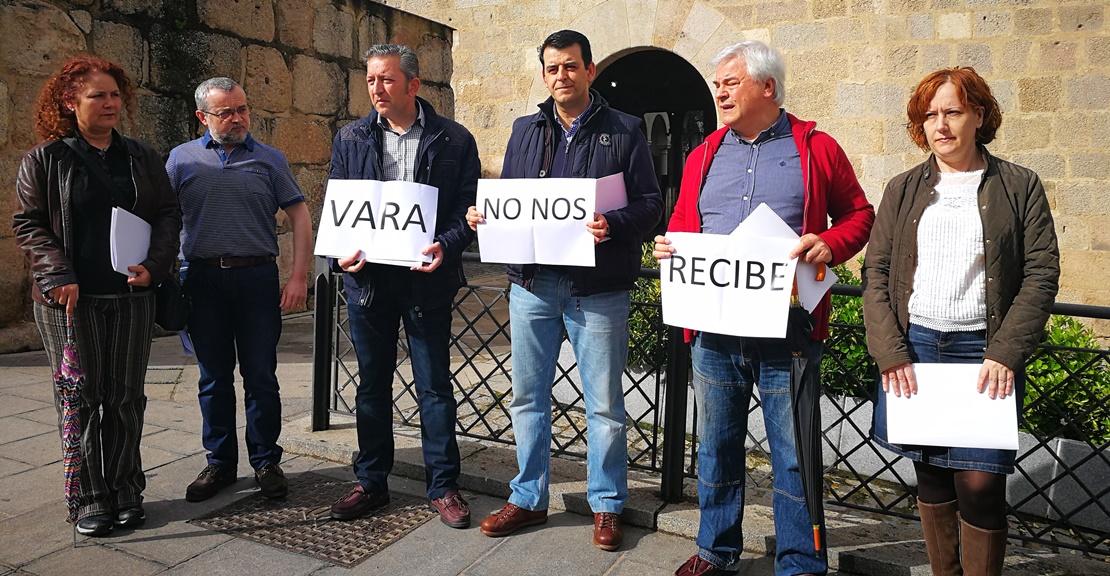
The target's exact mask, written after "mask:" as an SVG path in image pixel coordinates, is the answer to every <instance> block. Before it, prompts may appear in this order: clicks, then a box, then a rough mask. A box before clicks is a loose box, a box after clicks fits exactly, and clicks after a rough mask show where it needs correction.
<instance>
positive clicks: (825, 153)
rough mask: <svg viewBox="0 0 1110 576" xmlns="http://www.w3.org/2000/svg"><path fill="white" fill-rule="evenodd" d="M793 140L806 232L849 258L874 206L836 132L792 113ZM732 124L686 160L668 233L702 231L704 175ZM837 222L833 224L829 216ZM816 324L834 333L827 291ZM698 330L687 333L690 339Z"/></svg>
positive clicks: (866, 231)
mask: <svg viewBox="0 0 1110 576" xmlns="http://www.w3.org/2000/svg"><path fill="white" fill-rule="evenodd" d="M787 117H788V118H789V120H790V129H791V132H793V134H794V143H795V144H797V146H798V152H799V154H800V155H801V159H802V180H803V185H804V187H805V207H804V209H803V210H804V218H803V222H802V234H809V233H813V234H817V235H818V236H820V237H821V239H822V240H824V241H825V243H826V244H828V245H829V249H830V250H832V255H833V256H832V262H830V263H829V264H830V265H834V266H835V265H837V264H841V263H843V262H846V261H847V260H848V259H849V258H851V257H852V256H855V255H856V253H857V252H859V251H860V249H861V248H863V246H864V244H866V243H867V238H868V237H869V235H870V233H871V225H872V224H873V223H874V222H875V209H874V208H873V207H872V206H871V203H870V202H868V201H867V197H866V195H865V194H864V192H863V188H862V187H860V185H859V181H858V180H856V173H855V171H854V170H853V169H852V165H851V164H850V163H849V162H848V157H847V155H845V154H844V150H843V149H841V148H840V145H839V144H837V143H836V140H834V139H833V137H832V136H829V135H828V134H826V133H824V132H819V131H818V130H817V129H816V127H817V124H816V123H815V122H812V121H803V120H799V119H797V118H796V117H794V116H793V115H791V114H787ZM728 130H729V128H728V127H724V128H721V129H719V130H717V131H716V132H713V133H712V134H710V135H709V136H708V137H707V138H706V139H705V142H703V143H702V144H701V145H700V146H698V147H697V148H695V149H694V151H693V152H691V153H690V156H689V157H688V158H687V159H686V168H685V169H684V170H683V173H682V185H681V187H680V188H679V192H678V202H677V203H675V207H674V213H673V214H671V220H670V223H669V224H668V225H667V231H668V232H698V233H700V232H701V231H702V222H701V211H700V210H699V209H698V197H699V195H700V194H701V188H702V186H703V185H704V184H705V175H706V174H708V173H709V165H710V164H711V163H712V162H713V157H714V155H715V154H716V153H717V149H718V148H719V147H720V146H721V141H722V140H723V139H724V137H725V134H727V133H728ZM830 218H831V219H832V226H831V227H830V226H829V219H830ZM813 315H814V316H815V317H816V320H817V321H816V323H815V326H814V329H813V338H814V339H815V340H821V339H824V338H827V337H828V336H829V295H828V294H826V295H825V297H824V298H823V299H822V300H821V303H820V304H818V306H817V308H815V309H814V310H813ZM692 337H693V331H692V330H687V331H686V341H690V340H691V338H692Z"/></svg>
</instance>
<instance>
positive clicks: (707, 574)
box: [674, 554, 733, 576]
mask: <svg viewBox="0 0 1110 576" xmlns="http://www.w3.org/2000/svg"><path fill="white" fill-rule="evenodd" d="M725 574H733V572H729V571H727V570H725V569H723V568H718V567H717V566H715V565H713V564H712V563H710V562H709V561H708V560H706V559H705V558H702V557H701V556H698V555H697V554H694V555H693V556H691V557H690V558H689V559H688V560H686V563H685V564H683V565H682V566H679V567H678V570H675V571H674V576H724V575H725Z"/></svg>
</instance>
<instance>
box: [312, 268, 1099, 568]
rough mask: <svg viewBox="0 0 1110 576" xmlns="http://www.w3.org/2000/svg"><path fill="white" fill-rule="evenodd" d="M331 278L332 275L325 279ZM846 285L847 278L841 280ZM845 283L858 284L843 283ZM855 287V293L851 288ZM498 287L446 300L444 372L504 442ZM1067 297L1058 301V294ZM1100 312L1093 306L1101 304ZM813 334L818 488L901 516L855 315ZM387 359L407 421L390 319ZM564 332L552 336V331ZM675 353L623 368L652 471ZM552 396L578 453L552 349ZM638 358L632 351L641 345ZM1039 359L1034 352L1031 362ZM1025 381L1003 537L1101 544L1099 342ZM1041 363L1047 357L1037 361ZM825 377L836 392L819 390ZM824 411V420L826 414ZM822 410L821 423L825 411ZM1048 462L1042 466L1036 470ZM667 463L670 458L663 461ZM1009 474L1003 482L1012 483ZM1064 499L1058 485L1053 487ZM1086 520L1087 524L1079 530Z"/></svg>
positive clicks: (465, 428) (685, 429) (902, 468)
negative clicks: (818, 377)
mask: <svg viewBox="0 0 1110 576" xmlns="http://www.w3.org/2000/svg"><path fill="white" fill-rule="evenodd" d="M338 284H339V283H337V282H333V283H332V286H338ZM848 289H849V290H851V289H852V288H851V287H849V288H848ZM855 289H857V290H858V287H855ZM334 296H335V300H334V302H333V303H332V306H330V307H329V308H331V311H332V314H333V318H334V319H335V322H334V324H333V325H334V327H335V333H334V338H333V339H332V342H333V345H332V350H333V357H332V361H333V364H334V369H333V370H332V383H333V387H332V392H333V393H332V395H331V397H330V402H329V408H330V409H331V410H332V411H335V412H340V413H352V412H353V406H354V402H353V398H354V392H355V388H356V384H355V383H356V379H357V369H356V368H354V366H355V365H356V363H355V360H354V353H353V345H352V343H351V340H350V335H349V331H348V329H347V320H346V310H345V305H344V303H343V300H344V299H343V297H342V294H341V293H340V291H339V290H338V289H337V290H336V292H335V294H334ZM857 297H858V293H857ZM507 301H508V291H507V290H505V289H503V288H492V287H482V286H468V287H466V288H464V289H463V290H462V291H461V292H460V293H459V296H458V298H457V299H456V302H455V305H454V309H453V338H452V341H451V350H452V368H451V376H452V379H453V381H454V385H455V387H456V397H457V399H458V400H459V411H458V428H457V429H458V433H459V434H460V435H463V436H468V437H473V438H479V439H484V440H489V441H494V442H500V443H506V444H511V443H513V442H514V441H515V439H514V437H513V432H512V426H511V420H510V416H509V410H508V406H509V405H510V403H511V400H512V389H511V377H512V362H511V329H510V325H509V314H508V306H507ZM1065 306H1067V305H1065ZM1103 313H1106V312H1103ZM630 314H631V315H642V317H643V318H645V319H647V322H648V324H649V325H650V326H651V329H650V330H649V331H648V334H646V335H642V336H641V338H642V341H632V342H631V343H630V346H631V347H632V348H636V347H647V346H649V345H651V344H652V343H650V342H648V341H649V340H655V341H656V342H664V341H665V340H666V338H667V335H668V334H667V328H666V326H664V325H663V324H662V319H661V314H660V313H659V304H658V303H633V306H632V309H631V311H630ZM831 329H832V333H831V335H830V338H829V339H828V340H827V341H826V343H825V356H824V359H823V361H822V365H821V366H822V381H823V382H824V384H825V386H826V389H827V390H826V399H825V400H826V401H825V403H824V405H826V406H831V407H832V408H831V409H830V410H826V411H825V418H824V419H825V422H824V423H823V432H824V446H825V455H826V456H825V469H826V475H825V485H826V486H825V487H826V496H827V497H828V501H829V502H830V503H835V504H839V505H842V506H846V507H851V508H856V509H862V510H868V511H872V512H877V513H882V514H889V515H896V516H902V517H910V518H912V517H914V516H915V510H914V509H913V506H914V504H915V499H916V492H915V488H914V483H915V481H914V478H913V473H912V468H910V467H909V466H908V462H906V461H904V459H902V458H901V457H894V456H893V455H892V454H890V453H888V452H886V451H884V450H882V449H880V448H879V447H878V446H876V445H875V444H873V443H871V442H870V429H869V427H870V413H871V402H872V401H873V399H874V394H876V393H877V391H876V387H877V384H876V377H877V368H875V367H874V365H873V363H871V360H870V358H869V357H866V354H864V355H863V357H861V356H860V354H859V346H858V344H859V343H862V342H863V341H864V329H863V326H860V325H852V324H833V325H832V327H831ZM401 332H402V333H401V336H402V337H401V338H400V339H399V355H398V361H397V367H396V370H395V376H396V382H395V388H394V389H395V394H394V409H395V413H396V415H397V419H398V421H400V422H402V423H404V424H406V425H412V426H417V425H419V412H418V409H417V403H416V393H415V389H414V385H413V383H412V376H411V371H410V370H408V368H407V359H408V350H407V345H406V344H405V340H404V337H403V330H402V331H401ZM565 338H566V336H565V334H564V342H565ZM677 349H679V350H685V352H684V353H683V354H682V357H680V358H671V359H669V360H668V359H665V358H663V359H660V360H658V361H653V362H649V363H648V365H645V366H640V367H638V368H639V369H629V370H627V371H626V374H625V385H624V387H625V390H624V393H625V399H626V404H627V406H628V426H627V430H628V434H627V437H628V445H629V451H628V458H629V465H630V466H631V467H634V468H639V469H644V470H649V471H657V472H658V471H662V470H664V467H663V466H662V465H661V461H662V459H663V458H665V457H666V455H665V454H664V453H663V451H662V448H661V447H662V446H663V444H664V441H663V438H664V435H666V434H667V431H666V430H664V429H663V427H662V422H663V416H664V414H663V405H664V402H663V400H664V398H663V391H664V390H667V393H668V394H672V393H678V394H689V388H688V386H689V382H683V383H679V384H678V385H677V386H667V385H666V382H665V372H666V364H667V363H668V362H685V363H687V365H688V363H689V354H688V349H686V348H684V347H678V348H677ZM561 356H562V357H563V360H562V361H561V362H560V363H559V366H558V368H557V371H556V378H555V383H554V385H553V394H552V403H553V406H552V426H553V444H554V447H553V450H552V452H553V454H556V455H567V456H575V457H583V458H584V457H585V455H586V443H587V440H588V438H587V432H586V425H585V405H584V403H585V401H584V398H583V395H582V390H581V387H580V383H579V380H578V373H577V364H576V363H575V362H574V361H573V356H572V355H568V354H562V355H561ZM645 356H646V357H650V355H641V356H640V357H645ZM1038 362H1039V363H1040V364H1038ZM1043 365H1048V366H1049V368H1050V369H1052V370H1056V371H1057V372H1058V373H1062V374H1064V377H1063V378H1062V379H1060V380H1059V381H1057V382H1055V383H1048V382H1047V381H1045V380H1044V378H1042V376H1043V374H1042V373H1041V372H1039V371H1038V370H1041V369H1040V368H1038V366H1043ZM1027 369H1028V371H1029V374H1028V379H1027V393H1028V394H1034V395H1036V398H1035V399H1032V400H1031V401H1029V402H1028V403H1027V405H1026V406H1025V408H1024V409H1023V410H1022V412H1021V417H1020V426H1021V427H1022V429H1023V430H1027V431H1029V432H1030V435H1029V437H1031V438H1032V439H1033V440H1032V441H1026V442H1024V443H1023V445H1022V446H1021V448H1020V449H1019V450H1018V456H1017V472H1016V477H1017V478H1020V479H1021V480H1023V482H1024V486H1023V487H1019V489H1017V491H1016V492H1015V491H1014V490H1013V489H1011V491H1010V492H1011V493H1010V494H1008V501H1009V505H1010V508H1011V510H1010V511H1011V514H1010V519H1011V537H1014V538H1017V539H1020V540H1025V541H1030V542H1036V543H1041V544H1047V545H1051V546H1058V547H1063V548H1070V549H1075V550H1079V551H1082V552H1084V553H1088V554H1096V555H1104V556H1110V528H1099V527H1101V526H1110V475H1100V472H1101V471H1104V470H1110V442H1108V441H1107V440H1106V439H1105V438H1102V439H1096V438H1091V437H1087V436H1085V435H1083V434H1080V433H1078V432H1077V430H1080V429H1081V427H1080V426H1078V424H1077V423H1079V422H1081V421H1083V422H1088V423H1090V422H1094V426H1096V427H1098V426H1099V425H1100V423H1101V425H1102V428H1101V429H1102V430H1105V431H1106V432H1107V434H1106V436H1107V437H1110V394H1107V395H1103V396H1099V395H1097V394H1095V393H1093V392H1092V390H1095V389H1096V388H1098V387H1097V386H1091V385H1089V384H1090V383H1091V382H1094V381H1095V379H1097V378H1107V376H1106V374H1110V350H1107V349H1081V348H1067V347H1058V346H1048V345H1044V346H1041V347H1040V348H1038V350H1037V352H1036V353H1035V354H1034V356H1033V358H1031V359H1030V360H1029V362H1028V363H1027ZM1046 370H1047V369H1046ZM1064 387H1071V388H1070V389H1074V390H1075V391H1076V392H1075V394H1076V401H1075V403H1074V405H1069V406H1066V407H1065V406H1060V405H1057V404H1056V403H1055V402H1053V401H1052V397H1053V395H1054V394H1055V393H1057V390H1058V389H1061V388H1064ZM829 388H832V389H835V391H836V393H833V392H830V391H829ZM761 414H762V408H761V405H760V404H759V400H758V396H754V397H753V402H752V406H751V407H750V410H749V416H750V418H749V421H750V422H754V421H757V420H758V421H761ZM687 415H688V416H687V418H686V419H685V422H686V424H685V425H684V426H681V428H682V429H681V430H674V431H672V432H671V433H672V434H674V433H677V434H681V435H683V437H684V440H683V441H681V442H680V443H679V444H678V445H680V446H683V447H684V449H683V453H684V456H683V460H684V462H683V465H682V466H681V470H682V472H683V473H684V474H685V475H686V476H687V477H696V476H697V446H698V444H697V435H696V433H693V432H694V431H695V430H696V429H697V428H696V423H697V407H696V406H694V403H693V402H692V400H691V401H690V402H689V407H688V408H687ZM830 415H831V418H830ZM830 420H831V421H830ZM760 428H762V427H761V426H757V425H749V430H748V449H747V462H748V471H747V472H748V483H749V484H750V485H752V486H759V487H769V486H770V485H771V481H772V474H771V470H770V466H769V460H768V458H767V455H768V454H769V449H768V447H767V446H766V441H765V439H764V437H763V436H762V435H761V433H762V430H761V429H760ZM1046 467H1050V468H1051V469H1052V471H1051V474H1048V475H1047V476H1046V473H1045V471H1044V469H1045V468H1046ZM676 471H677V469H676ZM1012 484H1013V482H1011V485H1012ZM1065 491H1066V494H1067V495H1068V496H1067V497H1066V498H1064V497H1061V496H1060V494H1062V493H1065ZM1092 526H1093V527H1094V528H1092Z"/></svg>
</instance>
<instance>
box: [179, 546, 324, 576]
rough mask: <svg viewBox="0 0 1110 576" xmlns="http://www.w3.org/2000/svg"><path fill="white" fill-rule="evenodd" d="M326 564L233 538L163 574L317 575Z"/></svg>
mask: <svg viewBox="0 0 1110 576" xmlns="http://www.w3.org/2000/svg"><path fill="white" fill-rule="evenodd" d="M327 565H328V564H327V563H326V562H323V561H321V560H317V559H315V558H309V557H308V556H301V555H300V554H293V553H292V552H286V551H284V550H278V549H277V548H271V547H270V546H266V545H265V544H259V543H257V542H251V541H249V540H242V539H240V538H232V539H230V540H228V541H227V542H225V543H223V544H220V545H219V546H216V547H215V548H213V549H211V550H209V551H207V552H205V553H204V554H200V555H198V556H196V557H194V558H192V559H190V560H188V561H186V562H183V563H181V564H178V565H176V566H174V567H173V568H171V569H169V570H167V571H165V572H163V574H166V575H167V576H168V575H174V576H178V575H180V576H186V575H189V576H192V575H197V576H211V575H213V574H281V575H283V576H285V575H289V576H297V575H300V574H304V575H308V574H315V573H316V572H317V571H319V570H320V569H321V568H323V567H325V566H327Z"/></svg>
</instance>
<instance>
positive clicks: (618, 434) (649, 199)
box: [467, 30, 663, 550]
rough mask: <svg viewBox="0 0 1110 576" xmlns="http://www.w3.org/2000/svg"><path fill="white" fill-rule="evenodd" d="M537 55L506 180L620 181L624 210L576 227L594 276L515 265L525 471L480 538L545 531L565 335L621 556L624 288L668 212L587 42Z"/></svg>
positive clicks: (604, 522)
mask: <svg viewBox="0 0 1110 576" xmlns="http://www.w3.org/2000/svg"><path fill="white" fill-rule="evenodd" d="M539 57H540V63H541V65H542V68H541V69H540V75H541V77H542V78H543V81H544V83H545V84H546V85H547V88H548V90H549V91H550V93H551V97H550V98H548V99H547V100H546V101H545V102H543V103H542V104H540V105H539V107H540V110H539V112H537V113H535V114H533V115H529V116H524V117H521V118H518V119H517V120H516V122H515V123H514V124H513V132H512V135H511V136H510V137H509V145H508V148H507V149H506V151H505V164H504V166H503V167H502V169H501V178H502V179H507V178H603V177H605V176H609V175H612V174H618V173H623V174H624V188H625V192H626V194H627V198H628V203H627V205H626V206H625V207H623V208H617V209H613V210H609V211H607V212H605V213H603V214H596V213H594V214H592V219H590V220H587V221H586V222H585V224H579V226H583V225H584V226H585V227H586V228H587V229H588V230H589V231H590V233H592V234H593V236H594V244H595V246H594V251H595V266H594V267H593V268H587V267H582V266H554V265H536V264H514V265H510V266H509V280H510V281H511V282H512V287H511V293H510V298H509V319H510V322H511V324H512V333H513V338H512V355H513V402H512V406H510V408H509V411H510V413H511V415H512V420H513V431H514V434H515V436H516V441H517V464H518V465H519V466H520V473H519V474H517V476H516V478H514V479H513V480H512V482H511V487H512V490H513V493H512V496H510V497H509V502H508V503H507V504H506V505H505V506H504V507H503V508H501V509H500V510H498V511H496V512H494V513H493V514H492V515H490V516H489V517H488V518H486V519H485V520H484V521H483V522H482V533H483V534H485V535H487V536H494V537H497V536H507V535H509V534H512V533H513V532H515V531H517V530H519V529H521V528H523V527H526V526H534V525H537V524H543V523H545V522H547V506H548V498H549V495H548V480H549V474H550V466H549V463H550V462H549V461H550V449H551V388H552V385H553V383H554V380H555V368H556V365H557V362H558V357H559V348H560V346H561V345H562V341H563V332H564V330H565V331H566V334H567V336H568V337H569V339H570V342H571V345H572V346H573V348H574V355H575V358H576V359H577V360H578V371H579V374H580V375H581V376H582V388H583V395H584V396H585V399H586V428H587V431H588V435H589V438H588V441H587V444H588V446H589V451H588V454H587V465H588V467H589V470H588V474H587V480H586V482H587V485H586V493H587V499H588V501H589V503H590V508H591V509H592V510H593V511H594V538H593V539H594V544H595V545H596V546H597V547H598V548H601V549H603V550H616V549H617V548H619V547H620V545H621V540H622V538H623V532H622V530H621V525H620V513H621V512H622V511H623V509H624V503H625V500H627V498H628V482H627V460H628V455H627V454H628V449H627V446H626V440H625V412H624V394H623V390H622V387H621V376H622V374H623V373H624V366H625V362H626V360H627V358H628V307H629V290H630V289H631V288H632V286H633V284H634V283H635V281H636V275H637V273H638V272H639V269H640V247H641V245H642V242H641V239H642V237H643V235H644V234H646V233H648V231H650V230H651V228H652V227H653V226H655V224H656V223H657V222H658V221H659V218H660V216H661V214H662V208H663V205H662V204H663V203H662V200H661V199H660V196H659V185H658V183H657V181H656V178H655V170H654V167H653V165H652V160H651V155H650V154H649V152H648V147H647V140H646V139H645V138H644V136H643V133H642V132H641V131H640V124H641V120H640V119H639V118H636V117H634V116H629V115H627V114H624V113H622V112H618V111H616V110H613V109H612V108H610V107H609V105H608V103H606V102H605V100H604V99H603V98H602V97H601V95H600V94H598V93H597V92H595V91H593V90H590V82H592V81H593V79H594V75H595V73H596V68H595V66H594V63H593V55H592V54H591V51H590V41H589V40H588V39H587V38H586V37H585V36H583V35H582V34H580V33H578V32H575V31H572V30H563V31H560V32H555V33H554V34H552V35H550V36H548V37H547V39H546V40H544V42H543V45H542V46H540V49H539ZM517 182H521V181H519V180H518V181H517ZM520 188H522V189H528V188H529V186H528V185H522V186H520ZM522 196H525V195H522ZM528 204H529V205H530V202H529V203H528ZM591 212H592V211H591ZM467 220H468V221H469V222H470V226H471V227H472V228H474V229H477V226H478V224H480V223H481V222H482V221H483V215H482V214H481V213H480V212H478V210H477V208H475V207H473V206H472V207H471V208H470V211H469V212H468V213H467ZM603 240H606V241H604V242H603Z"/></svg>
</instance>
